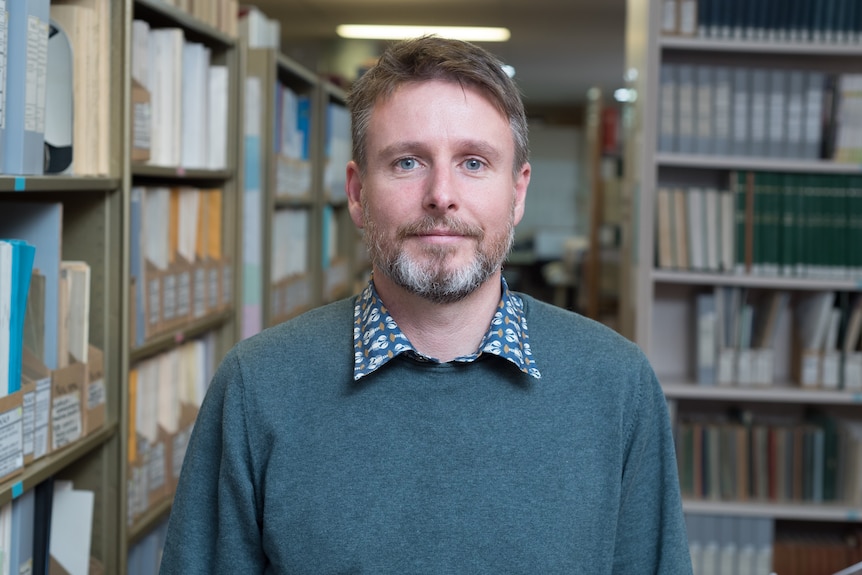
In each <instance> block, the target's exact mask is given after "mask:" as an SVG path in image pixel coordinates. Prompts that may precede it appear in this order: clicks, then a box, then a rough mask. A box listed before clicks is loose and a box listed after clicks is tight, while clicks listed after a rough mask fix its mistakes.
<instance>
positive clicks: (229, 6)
mask: <svg viewBox="0 0 862 575" xmlns="http://www.w3.org/2000/svg"><path fill="white" fill-rule="evenodd" d="M162 1H163V2H164V3H165V4H167V5H169V6H175V7H176V8H178V9H180V10H182V11H183V12H185V13H187V14H189V15H190V16H192V17H193V18H195V19H196V20H198V21H199V22H203V23H204V24H207V25H209V26H211V27H213V28H215V29H216V30H218V31H220V32H222V33H223V34H225V35H227V36H229V37H231V38H236V36H237V26H238V21H237V17H238V13H239V2H238V0H208V1H207V2H200V1H195V0H162Z"/></svg>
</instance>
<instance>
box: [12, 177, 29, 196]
mask: <svg viewBox="0 0 862 575" xmlns="http://www.w3.org/2000/svg"><path fill="white" fill-rule="evenodd" d="M26 189H27V178H22V177H20V176H18V177H16V178H15V191H16V192H23V191H24V190H26Z"/></svg>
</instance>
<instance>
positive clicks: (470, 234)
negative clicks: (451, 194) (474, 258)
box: [398, 218, 484, 241]
mask: <svg viewBox="0 0 862 575" xmlns="http://www.w3.org/2000/svg"><path fill="white" fill-rule="evenodd" d="M441 223H442V224H443V225H441ZM398 235H399V237H400V238H401V239H406V238H409V237H415V238H420V239H429V240H432V241H434V240H437V241H454V240H456V239H461V238H466V239H475V240H481V239H482V236H484V233H483V232H482V230H481V228H477V227H475V226H471V225H469V224H465V223H463V222H461V221H459V220H455V219H452V218H447V219H446V221H445V222H441V221H440V220H437V219H432V218H426V219H423V220H420V221H418V222H414V223H413V224H410V225H407V226H404V227H403V228H402V229H401V230H399V233H398Z"/></svg>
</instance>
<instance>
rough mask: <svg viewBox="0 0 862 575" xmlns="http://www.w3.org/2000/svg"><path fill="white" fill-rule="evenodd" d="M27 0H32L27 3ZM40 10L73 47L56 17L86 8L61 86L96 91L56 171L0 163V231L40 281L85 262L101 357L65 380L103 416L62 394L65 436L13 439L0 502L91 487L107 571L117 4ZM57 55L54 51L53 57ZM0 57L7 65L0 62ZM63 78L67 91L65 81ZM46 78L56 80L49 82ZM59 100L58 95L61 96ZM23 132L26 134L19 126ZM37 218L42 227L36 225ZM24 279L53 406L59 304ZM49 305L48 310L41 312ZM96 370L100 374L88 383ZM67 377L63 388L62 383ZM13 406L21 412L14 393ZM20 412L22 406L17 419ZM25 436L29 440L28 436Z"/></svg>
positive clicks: (115, 433)
mask: <svg viewBox="0 0 862 575" xmlns="http://www.w3.org/2000/svg"><path fill="white" fill-rule="evenodd" d="M26 4H27V3H17V4H16V6H15V7H14V8H12V6H11V5H9V4H8V3H7V6H6V10H7V11H8V10H21V8H22V6H23V5H26ZM36 4H37V3H32V6H31V8H32V7H35V6H36ZM33 9H35V8H33ZM40 10H43V11H44V14H43V17H42V21H43V22H44V25H45V28H44V29H45V31H46V39H47V33H48V30H49V28H48V21H47V18H48V17H50V18H51V19H55V20H56V21H57V22H60V23H62V24H63V25H64V26H66V27H68V30H67V32H68V39H69V42H70V44H71V45H72V47H73V48H75V49H76V50H78V49H79V41H80V39H79V38H78V37H77V36H76V35H75V30H74V28H73V27H72V26H73V23H74V20H73V19H67V18H72V17H75V16H76V15H78V14H80V13H81V12H84V11H88V12H90V13H92V14H96V15H98V18H99V20H98V25H97V26H94V27H93V28H92V29H91V32H92V37H91V38H90V41H91V45H90V50H89V52H90V54H91V55H92V54H93V53H94V52H96V53H97V55H96V56H95V58H94V59H93V60H91V63H93V68H91V69H89V70H87V71H86V73H85V72H83V71H81V70H80V69H78V68H76V69H75V71H74V72H73V74H71V75H70V76H69V78H70V80H73V81H74V84H69V85H68V86H67V88H69V89H70V92H69V94H70V95H75V97H78V95H79V94H81V93H88V91H89V90H92V89H93V87H96V88H97V89H98V90H99V91H100V92H101V94H100V96H99V98H98V99H97V100H92V101H91V104H92V105H93V106H94V110H93V113H92V115H91V116H90V117H89V118H90V120H91V123H90V124H89V125H88V124H87V123H86V122H82V123H81V125H80V126H76V127H75V131H74V133H73V134H70V137H72V138H73V139H72V140H70V141H69V142H65V144H69V145H72V146H73V148H72V150H73V154H72V156H71V157H72V160H73V163H72V165H71V167H69V168H68V169H66V170H65V171H64V173H62V174H60V173H47V172H48V171H47V170H46V169H45V167H44V166H43V165H42V162H41V161H40V162H39V163H38V165H37V166H35V167H34V169H32V170H25V171H21V170H16V171H12V172H7V173H3V172H4V170H3V169H2V168H0V211H2V212H3V223H2V224H0V237H3V238H14V237H19V238H20V237H24V236H27V235H30V234H32V235H33V238H32V239H31V240H28V241H29V242H30V243H31V245H34V247H35V248H36V251H37V256H36V257H37V259H38V260H41V262H42V263H40V264H39V266H38V271H39V273H40V274H41V275H42V276H43V277H45V278H46V279H45V281H46V284H47V283H50V282H49V280H48V279H47V278H48V277H49V276H50V275H52V274H53V275H55V276H56V273H57V272H58V271H59V265H60V261H61V260H62V261H69V260H80V261H83V262H86V264H87V266H88V268H89V274H90V284H89V302H90V304H91V305H89V313H88V314H86V317H85V318H82V319H83V320H84V322H83V323H84V324H85V325H86V329H87V332H86V333H88V343H89V344H90V345H92V346H94V347H95V348H98V351H99V352H101V353H100V354H98V355H100V356H101V357H102V359H103V362H102V367H101V372H102V376H101V377H100V376H99V375H98V374H97V371H96V370H97V366H96V359H95V355H94V353H93V352H92V351H91V353H90V357H89V360H88V362H87V368H86V370H87V371H86V372H89V376H90V377H91V378H92V379H91V380H90V381H89V382H88V381H86V380H79V381H77V382H75V386H77V385H81V386H82V387H81V388H80V390H81V392H87V391H93V390H95V389H96V387H97V386H98V388H99V389H100V390H101V392H102V395H101V397H100V399H99V403H100V404H101V405H103V407H102V408H100V409H102V410H103V411H101V412H100V413H102V414H103V416H102V415H100V416H99V417H100V418H101V417H103V419H99V420H98V421H97V419H96V418H95V417H93V416H92V415H91V416H90V418H89V419H90V422H89V423H87V407H86V401H87V396H84V395H83V394H82V395H80V396H77V393H74V395H76V396H77V397H75V401H77V402H78V403H77V409H75V410H73V413H74V414H75V415H73V418H74V417H77V418H78V422H77V423H73V424H72V427H71V428H70V429H72V430H76V431H73V433H72V434H71V435H70V436H68V437H67V438H66V439H69V440H70V441H69V442H68V443H66V444H65V445H63V446H59V445H58V446H54V445H52V444H53V443H54V442H53V441H51V440H48V441H47V444H46V446H47V453H46V454H44V455H41V456H40V455H39V454H38V450H39V448H38V447H37V448H36V449H37V453H36V454H35V458H33V457H34V453H33V452H32V451H31V452H30V455H29V457H28V456H27V454H26V447H25V459H24V466H23V468H21V469H19V470H18V471H17V472H16V473H14V474H12V475H11V476H7V477H5V478H4V479H3V480H2V481H0V506H12V508H13V509H15V506H19V505H20V506H21V507H19V508H18V509H19V510H20V509H25V510H26V509H28V507H25V501H27V500H30V504H32V499H29V498H30V497H31V496H33V494H34V493H35V492H36V490H37V488H38V487H39V486H42V485H45V482H46V481H47V480H56V481H71V482H72V483H73V484H74V486H75V488H76V489H81V490H88V491H91V492H92V493H93V494H94V495H93V497H94V503H93V515H92V530H91V533H90V556H91V557H92V558H93V560H94V563H95V564H97V565H100V566H101V567H102V568H103V569H105V570H106V572H118V571H117V566H118V565H120V563H121V556H120V553H121V552H120V548H121V529H122V525H123V522H122V519H121V517H120V514H119V512H118V509H119V503H120V491H119V488H118V486H119V485H120V484H121V474H122V470H121V467H120V465H119V463H118V462H119V461H120V449H121V444H122V440H121V427H122V425H121V421H122V418H123V412H122V407H123V403H122V385H121V383H120V382H121V381H122V380H123V365H122V361H121V358H122V355H123V346H122V332H123V324H122V319H121V315H120V313H119V312H120V310H121V309H122V306H123V301H124V296H123V293H122V290H121V282H122V275H121V273H120V271H121V270H119V269H118V267H117V266H118V265H119V262H121V261H122V259H123V242H122V238H123V205H124V197H125V192H124V171H123V156H122V142H123V141H124V133H125V132H124V129H123V113H124V105H123V101H122V98H121V97H120V95H121V94H122V93H123V84H122V82H121V78H122V71H123V70H124V59H123V51H122V50H107V49H106V50H103V51H102V50H100V48H101V47H102V46H106V45H107V43H108V42H109V41H113V40H117V41H119V42H120V43H122V38H123V35H122V30H123V25H124V18H125V9H124V7H123V6H121V5H114V4H112V3H109V2H108V1H107V0H80V1H77V0H76V1H72V0H67V1H62V2H55V3H50V2H47V1H45V2H43V3H42V5H41V6H40ZM4 48H5V47H4ZM50 50H51V47H49V54H51V53H53V52H51V51H50ZM6 56H7V58H8V59H9V60H11V59H15V58H20V57H21V56H22V52H21V51H18V50H16V51H15V52H13V53H11V54H10V53H9V51H6ZM58 61H59V60H58ZM58 61H55V64H56V62H58ZM3 64H4V65H5V64H9V61H7V62H4V63H3ZM19 64H20V62H19ZM28 67H29V65H28ZM61 67H62V63H61ZM55 70H56V68H55V67H53V66H52V65H51V63H49V64H48V65H47V66H46V65H42V66H39V67H38V68H37V69H36V74H37V78H36V81H37V83H41V84H42V85H46V84H50V82H49V81H48V78H47V75H48V74H49V73H53V72H55ZM72 88H74V91H71V90H72ZM52 89H53V90H59V89H60V88H57V87H56V86H54V87H52ZM56 94H57V92H54V95H56ZM37 102H38V103H37V108H38V109H39V114H40V115H45V114H48V115H47V116H46V117H45V119H46V120H48V121H46V122H45V123H44V124H42V125H41V127H40V130H38V132H39V133H38V134H37V136H39V143H38V150H37V152H38V158H39V159H40V160H41V159H42V157H43V154H42V145H43V143H44V142H45V141H47V143H49V144H57V143H58V142H57V141H54V140H53V139H52V134H53V133H55V132H52V130H53V129H55V128H54V126H55V124H54V123H52V120H51V119H53V120H56V118H57V116H56V115H55V114H54V111H56V110H54V111H50V108H48V107H47V101H46V94H45V93H42V94H41V97H40V98H37ZM55 103H56V102H55ZM66 103H70V101H69V100H67V101H66ZM96 106H98V109H96ZM7 111H8V110H7ZM49 111H50V113H49ZM106 122H107V123H110V124H111V125H113V126H115V129H113V130H111V131H105V132H101V133H102V135H103V140H102V142H101V144H100V145H99V146H93V147H92V148H91V149H89V150H88V152H89V153H83V152H81V150H80V147H75V146H81V145H82V144H81V142H85V141H87V138H89V137H92V136H93V135H94V134H95V133H100V132H98V131H97V128H96V126H98V127H99V129H101V128H102V127H104V126H105V125H106ZM7 126H8V124H7ZM46 130H47V137H46ZM31 135H32V134H31ZM6 136H10V134H9V132H8V131H7V132H6V134H5V135H4V136H3V137H6ZM26 139H27V141H30V140H31V138H29V137H28V138H26ZM6 146H7V147H6V149H9V146H11V147H16V148H21V149H23V148H25V147H26V146H27V144H25V143H24V141H22V140H17V141H16V140H15V139H14V138H9V139H7V141H6ZM79 152H80V153H79ZM0 155H2V154H0ZM31 216H32V219H31ZM36 220H40V221H41V223H40V224H37V223H36ZM45 225H47V227H42V226H45ZM54 238H57V239H58V241H57V243H56V245H53V246H49V245H48V244H49V243H53V239H54ZM52 248H53V251H52ZM4 279H7V280H8V279H9V278H8V277H7V278H4ZM30 287H31V291H30V294H29V303H30V304H31V305H36V306H37V307H40V308H41V309H42V311H43V312H44V313H46V315H45V316H44V320H45V322H46V323H45V324H42V325H43V329H38V330H37V331H38V334H39V336H38V338H39V339H40V340H41V341H43V343H44V347H41V346H39V347H40V348H41V350H42V351H43V352H44V355H42V354H41V353H40V354H39V357H38V360H37V362H38V363H39V364H40V365H41V369H43V370H45V371H44V372H42V375H45V376H48V377H47V379H44V380H42V381H47V382H49V388H48V390H47V393H48V395H47V396H45V395H43V393H45V392H44V391H36V392H35V393H36V394H37V396H39V397H41V398H43V399H42V400H41V401H46V403H45V404H44V405H45V407H47V411H48V412H50V410H51V408H52V407H58V406H59V405H60V404H59V402H60V401H65V400H63V399H62V398H61V394H60V389H59V388H58V387H56V386H53V387H54V389H51V387H52V384H51V383H50V382H51V381H52V378H53V379H56V380H59V379H60V377H61V376H60V375H59V374H60V373H61V372H63V371H64V368H63V367H62V366H61V365H60V364H64V363H67V360H63V359H62V354H61V353H60V351H59V350H60V348H61V347H60V345H59V340H60V338H65V337H66V336H65V335H63V333H65V332H64V330H63V329H62V326H61V325H60V324H59V317H58V315H57V313H58V309H59V310H61V309H62V306H61V307H60V308H58V307H57V302H56V301H54V303H53V304H52V303H51V300H52V297H51V295H52V294H53V295H57V294H58V291H52V290H50V289H49V290H47V291H46V292H36V291H35V290H34V289H33V283H32V282H31V286H30ZM52 308H53V309H54V311H53V312H49V310H50V309H52ZM52 313H53V315H52ZM32 325H39V324H32ZM76 333H82V332H76ZM49 342H51V343H49ZM25 345H26V343H25ZM51 349H53V350H54V351H53V353H50V352H49V350H51ZM76 364H77V365H80V363H78V360H77V359H76V360H75V363H74V364H73V365H72V367H73V368H74V367H75V365H76ZM49 366H50V367H49ZM25 372H26V368H25ZM86 372H85V373H86ZM31 373H32V372H31ZM25 375H26V374H25ZM99 379H100V380H101V382H103V383H101V384H100V383H98V381H97V380H99ZM91 384H92V387H91ZM40 386H41V383H37V390H38V389H40ZM71 387H72V386H69V387H67V388H66V391H68V390H70V389H71ZM23 391H24V393H25V395H26V394H28V393H31V392H29V391H27V390H26V389H24V390H23ZM72 396H73V395H72V393H70V394H68V395H66V398H67V399H70V398H72ZM7 397H8V396H7ZM90 397H92V396H90ZM37 401H39V400H38V399H37ZM24 405H25V407H24V411H25V412H26V411H27V400H26V399H25V402H24ZM31 405H32V404H31ZM30 409H31V414H32V413H33V412H35V417H36V422H35V426H36V431H37V433H39V431H38V429H39V427H40V426H41V425H42V423H40V418H41V417H42V415H44V416H45V417H47V416H48V413H46V412H45V411H44V409H43V408H42V407H40V406H39V405H36V406H35V407H31V408H30ZM40 414H42V415H40ZM43 421H44V424H45V425H46V426H51V425H52V423H51V422H50V420H47V419H46V420H43ZM26 423H27V420H26V416H25V422H24V424H25V427H26ZM81 424H83V425H81ZM25 434H26V430H25ZM43 437H44V436H43ZM32 439H33V437H32V436H31V440H32ZM35 441H36V445H38V444H39V443H40V440H39V439H38V438H36V439H35ZM6 447H8V444H7V445H6ZM30 447H31V449H32V447H33V446H32V445H31V446H30ZM31 458H33V459H31ZM27 505H29V504H27ZM29 509H33V508H29ZM24 512H26V511H24ZM7 551H8V550H7ZM14 556H15V554H14V553H13V557H14ZM7 557H8V556H7ZM19 558H20V559H21V560H22V561H23V560H24V559H25V557H24V556H22V555H19ZM43 558H45V557H43ZM35 559H36V557H34V560H35ZM41 567H43V565H41V564H39V563H38V561H36V562H34V564H33V565H32V568H33V569H34V572H37V573H39V572H45V571H44V569H41ZM13 568H14V571H15V572H18V568H19V566H18V565H14V566H13ZM27 572H29V571H27Z"/></svg>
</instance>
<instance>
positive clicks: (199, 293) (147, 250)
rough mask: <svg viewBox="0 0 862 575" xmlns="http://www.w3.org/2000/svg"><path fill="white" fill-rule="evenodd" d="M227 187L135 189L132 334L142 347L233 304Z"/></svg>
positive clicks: (132, 218)
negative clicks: (225, 222) (227, 244)
mask: <svg viewBox="0 0 862 575" xmlns="http://www.w3.org/2000/svg"><path fill="white" fill-rule="evenodd" d="M222 194H223V191H222V190H221V189H210V188H207V189H201V188H193V187H190V186H180V187H173V188H168V187H145V186H135V187H134V188H132V193H131V202H130V234H131V248H130V258H129V263H130V268H131V284H130V289H131V292H132V293H131V294H130V298H129V301H130V304H131V306H132V309H131V318H132V322H130V323H131V330H132V332H131V335H132V341H133V342H134V344H135V345H136V346H140V345H142V344H143V343H144V342H145V341H146V340H147V339H149V338H152V337H153V336H155V335H158V334H161V333H165V332H166V331H169V330H171V329H174V328H176V327H177V326H179V325H182V324H184V323H186V322H188V321H190V320H198V319H201V318H204V317H206V316H207V315H211V314H215V313H218V312H220V311H222V310H224V309H226V308H227V307H229V306H230V305H231V298H232V292H233V268H232V264H231V262H230V261H229V259H228V258H226V257H225V256H224V253H223V251H222V249H223V241H224V240H223V237H222V225H223V213H222Z"/></svg>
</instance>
